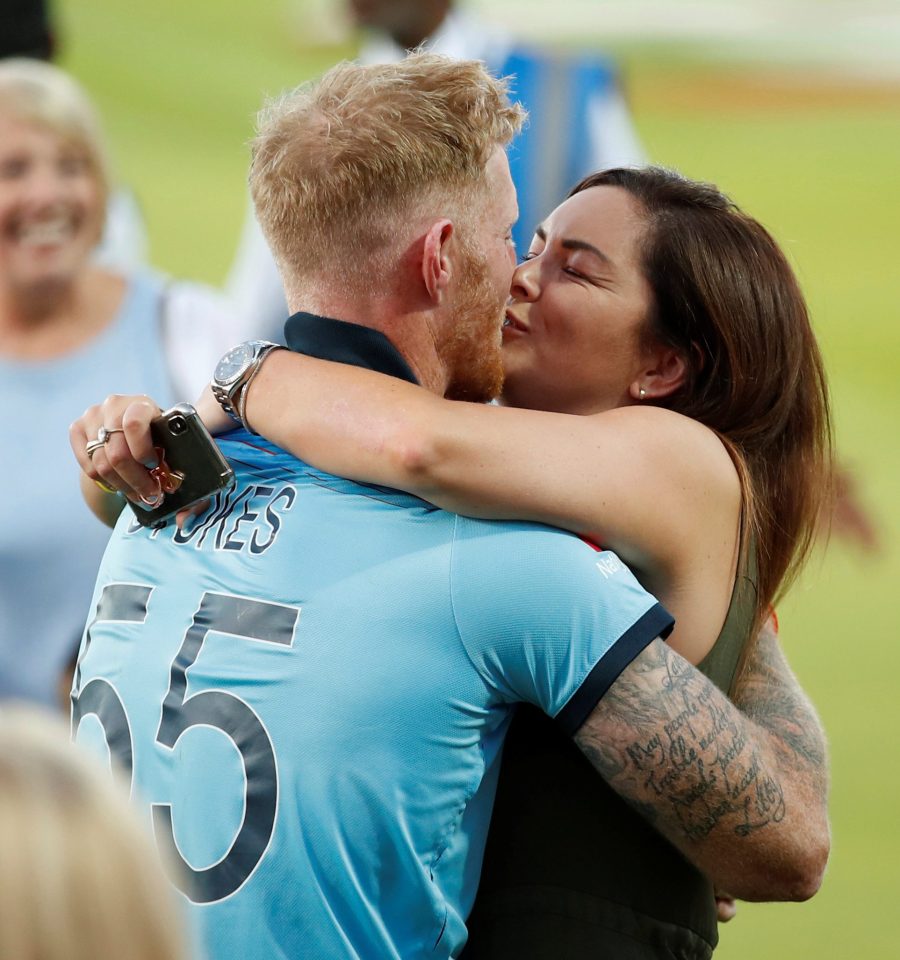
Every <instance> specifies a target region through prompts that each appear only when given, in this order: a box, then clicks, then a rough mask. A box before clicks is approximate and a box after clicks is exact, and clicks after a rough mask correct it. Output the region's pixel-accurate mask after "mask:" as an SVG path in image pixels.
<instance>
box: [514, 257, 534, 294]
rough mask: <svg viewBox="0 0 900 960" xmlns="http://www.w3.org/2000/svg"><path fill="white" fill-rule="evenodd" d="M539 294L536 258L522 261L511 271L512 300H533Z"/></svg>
mask: <svg viewBox="0 0 900 960" xmlns="http://www.w3.org/2000/svg"><path fill="white" fill-rule="evenodd" d="M539 292H540V284H539V271H538V263H537V257H532V258H531V259H530V260H523V261H522V262H521V263H520V264H519V265H518V266H517V267H516V269H515V270H514V271H513V278H512V285H511V287H510V295H511V296H512V297H513V299H514V300H534V299H536V298H537V296H538V293H539Z"/></svg>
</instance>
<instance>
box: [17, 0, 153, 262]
mask: <svg viewBox="0 0 900 960" xmlns="http://www.w3.org/2000/svg"><path fill="white" fill-rule="evenodd" d="M3 4H4V6H3V9H2V10H0V60H3V59H4V58H7V57H30V58H34V59H37V60H52V59H53V57H54V56H55V55H56V53H57V52H58V48H59V43H58V40H57V32H56V29H55V27H54V24H53V16H52V7H51V5H50V4H49V3H48V2H47V0H3ZM106 203H107V210H106V220H105V223H104V229H103V235H102V236H101V238H100V241H99V242H98V243H97V246H96V248H95V249H94V259H95V260H96V261H97V262H98V263H103V264H105V265H107V266H109V267H113V268H117V269H120V270H132V269H134V268H135V267H138V266H140V265H141V264H143V263H145V262H146V259H147V229H146V226H145V224H144V217H143V214H142V213H141V208H140V206H139V204H138V202H137V198H136V197H135V195H134V193H132V191H131V190H129V189H128V188H127V187H124V186H122V185H121V184H119V185H116V186H114V187H112V188H111V189H110V191H109V195H108V197H107V201H106Z"/></svg>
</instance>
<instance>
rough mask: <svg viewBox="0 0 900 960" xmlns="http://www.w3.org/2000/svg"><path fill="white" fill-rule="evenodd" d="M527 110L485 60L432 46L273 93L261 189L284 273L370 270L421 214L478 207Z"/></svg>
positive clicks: (261, 135) (254, 169) (256, 177)
mask: <svg viewBox="0 0 900 960" xmlns="http://www.w3.org/2000/svg"><path fill="white" fill-rule="evenodd" d="M524 117H525V112H524V110H523V109H522V107H521V106H519V105H518V104H512V103H510V101H509V97H508V94H507V84H506V82H505V81H504V80H499V79H497V78H495V77H492V76H491V75H490V74H489V73H488V71H487V70H486V69H485V67H484V65H483V64H482V63H480V62H477V61H471V60H469V61H467V60H451V59H449V58H447V57H442V56H438V55H436V54H426V53H417V54H413V55H412V56H410V57H407V58H406V59H405V60H402V61H400V62H399V63H394V64H376V65H371V66H361V65H359V64H353V63H342V64H339V65H338V66H336V67H334V68H332V69H331V70H329V71H328V72H327V73H326V74H325V75H324V76H323V77H322V78H321V79H320V80H318V81H317V82H311V83H307V84H304V85H302V86H300V87H298V88H297V89H296V90H294V91H292V92H290V93H288V94H286V95H284V96H282V97H281V98H279V99H278V100H276V101H274V102H272V103H270V104H268V105H267V106H266V107H265V108H264V109H263V111H262V112H261V114H260V117H259V122H258V132H257V135H256V138H255V139H254V141H253V145H252V147H253V161H252V165H251V169H250V189H251V193H252V195H253V201H254V204H255V207H256V214H257V218H258V219H259V223H260V226H261V227H262V230H263V232H264V233H265V235H266V238H267V240H268V241H269V244H270V246H271V247H272V250H273V252H274V254H275V257H276V259H277V260H278V261H279V264H280V266H281V268H282V272H283V273H284V272H287V273H288V274H290V275H292V276H294V277H297V278H302V277H304V276H305V275H308V274H313V275H319V276H321V275H322V273H323V271H324V270H327V269H328V268H329V267H330V266H332V265H334V266H337V265H338V264H340V266H341V272H342V277H343V279H344V280H350V281H351V282H352V281H353V280H354V279H356V280H360V279H362V278H363V276H364V275H365V274H366V273H367V272H369V271H371V268H372V266H373V265H375V264H380V263H381V259H380V254H382V253H384V252H386V251H390V250H392V249H394V247H395V246H396V235H397V231H398V229H399V228H400V227H401V226H402V224H403V223H404V221H405V220H407V219H408V218H409V217H410V216H416V215H419V214H426V213H429V212H430V210H429V204H431V206H432V207H433V209H434V212H435V213H436V214H438V215H442V214H443V215H446V214H447V213H448V212H449V211H450V210H459V209H466V207H467V198H468V197H469V196H470V195H472V194H473V193H474V194H477V193H478V188H479V187H480V186H481V185H482V184H483V183H484V169H485V164H486V163H487V161H488V159H489V158H490V156H491V154H492V153H493V152H494V150H495V149H496V148H497V147H504V146H506V145H507V144H508V143H509V142H510V141H511V140H512V138H513V137H514V136H515V134H516V132H517V131H518V130H519V128H520V127H521V125H522V122H523V120H524ZM354 269H355V272H356V277H355V278H354V277H353V276H350V277H348V275H347V273H348V271H351V272H352V271H354Z"/></svg>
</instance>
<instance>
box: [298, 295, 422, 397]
mask: <svg viewBox="0 0 900 960" xmlns="http://www.w3.org/2000/svg"><path fill="white" fill-rule="evenodd" d="M284 337H285V342H286V343H287V345H288V346H289V347H290V348H291V350H293V351H294V352H295V353H305V354H306V355H307V356H309V357H316V358H318V359H319V360H336V361H337V362H338V363H349V364H350V365H351V366H354V367H363V368H365V369H366V370H375V371H376V372H377V373H386V374H387V375H388V376H390V377H397V378H398V379H400V380H407V381H409V383H418V382H419V381H418V380H417V379H416V375H415V374H414V373H413V372H412V370H411V369H410V366H409V364H408V363H407V362H406V361H405V360H404V359H403V357H402V355H401V354H400V351H399V350H398V349H397V348H396V347H395V346H394V345H393V344H392V343H391V341H390V340H388V338H387V337H386V336H385V335H384V334H383V333H381V331H379V330H373V329H372V328H371V327H363V326H360V325H359V324H358V323H347V322H346V321H345V320H332V319H331V318H330V317H320V316H318V315H317V314H315V313H304V312H302V311H301V312H300V313H295V314H294V315H293V316H290V317H288V319H287V322H286V323H285V325H284Z"/></svg>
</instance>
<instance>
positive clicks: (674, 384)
mask: <svg viewBox="0 0 900 960" xmlns="http://www.w3.org/2000/svg"><path fill="white" fill-rule="evenodd" d="M687 375H688V365H687V361H686V360H685V357H684V354H683V353H682V352H681V350H677V349H676V348H675V347H663V346H659V345H657V346H655V347H653V348H652V349H650V350H649V351H648V353H647V359H646V363H645V365H644V367H643V368H642V369H641V371H640V373H639V374H638V376H637V377H636V378H635V379H634V380H633V381H632V383H631V385H630V386H629V388H628V392H629V393H630V395H631V397H632V399H633V400H638V401H640V400H661V399H662V398H663V397H668V396H671V394H673V393H674V392H675V391H676V390H677V389H678V388H679V387H680V386H682V385H683V384H684V382H685V380H686V379H687Z"/></svg>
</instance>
